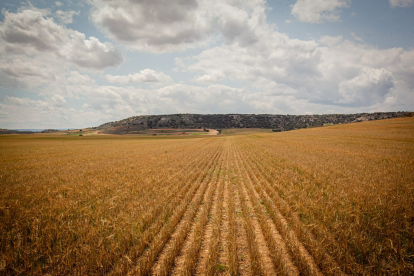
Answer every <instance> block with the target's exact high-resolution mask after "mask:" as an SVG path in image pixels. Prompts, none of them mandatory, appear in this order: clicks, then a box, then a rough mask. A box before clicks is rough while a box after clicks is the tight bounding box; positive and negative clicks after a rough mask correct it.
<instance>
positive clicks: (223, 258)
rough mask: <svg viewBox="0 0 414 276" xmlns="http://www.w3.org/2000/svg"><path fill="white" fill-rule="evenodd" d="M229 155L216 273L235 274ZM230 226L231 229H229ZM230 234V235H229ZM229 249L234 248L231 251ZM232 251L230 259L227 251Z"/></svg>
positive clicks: (235, 251) (235, 252)
mask: <svg viewBox="0 0 414 276" xmlns="http://www.w3.org/2000/svg"><path fill="white" fill-rule="evenodd" d="M226 149H227V153H228V152H229V141H228V139H226ZM229 159H230V157H229V155H228V154H227V159H226V166H225V175H224V188H223V205H222V206H223V208H222V214H221V225H220V228H219V232H220V238H219V245H218V246H219V248H220V250H219V252H218V264H217V274H218V275H236V274H237V273H236V272H237V245H236V228H235V212H234V199H232V200H231V202H232V206H233V207H232V211H231V212H230V208H231V207H230V199H229V189H230V183H229V172H230V169H229ZM230 214H231V216H232V223H230ZM230 225H231V227H230ZM230 228H231V229H232V231H230ZM231 234H232V235H231ZM231 249H234V250H232V251H231ZM230 251H231V252H233V255H232V258H231V259H230V254H229V252H230Z"/></svg>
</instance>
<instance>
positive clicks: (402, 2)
mask: <svg viewBox="0 0 414 276" xmlns="http://www.w3.org/2000/svg"><path fill="white" fill-rule="evenodd" d="M389 1H390V4H391V6H392V7H411V6H413V5H414V0H389Z"/></svg>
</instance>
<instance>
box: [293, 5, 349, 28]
mask: <svg viewBox="0 0 414 276" xmlns="http://www.w3.org/2000/svg"><path fill="white" fill-rule="evenodd" d="M349 3H350V0H297V1H296V3H295V4H294V5H293V6H292V11H291V13H292V15H294V16H295V17H296V18H297V19H299V20H300V21H303V22H308V23H321V22H322V21H324V20H327V21H338V20H339V19H340V13H341V9H343V8H347V7H349Z"/></svg>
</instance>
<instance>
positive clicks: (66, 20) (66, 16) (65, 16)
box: [55, 10, 80, 24]
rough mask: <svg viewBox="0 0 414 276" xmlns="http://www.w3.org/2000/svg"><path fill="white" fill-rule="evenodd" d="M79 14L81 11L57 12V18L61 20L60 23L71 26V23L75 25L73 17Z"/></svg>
mask: <svg viewBox="0 0 414 276" xmlns="http://www.w3.org/2000/svg"><path fill="white" fill-rule="evenodd" d="M79 14H80V12H79V11H62V10H57V11H56V12H55V17H56V18H57V19H59V21H60V22H62V23H63V24H71V23H73V16H74V15H79Z"/></svg>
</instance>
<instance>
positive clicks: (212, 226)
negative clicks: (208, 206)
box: [196, 150, 228, 276]
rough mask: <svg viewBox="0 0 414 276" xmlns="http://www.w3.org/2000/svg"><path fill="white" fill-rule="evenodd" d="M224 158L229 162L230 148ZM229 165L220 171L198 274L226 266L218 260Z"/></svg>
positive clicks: (213, 271)
mask: <svg viewBox="0 0 414 276" xmlns="http://www.w3.org/2000/svg"><path fill="white" fill-rule="evenodd" d="M224 160H225V161H226V162H228V150H226V155H225V158H224ZM226 168H227V166H226V165H225V164H222V167H221V168H220V172H219V174H220V175H219V178H220V179H219V187H218V190H217V193H216V194H215V196H214V199H213V206H212V210H211V217H210V219H209V222H208V224H207V226H206V231H205V234H204V237H203V243H202V246H201V249H200V257H199V263H198V267H197V271H196V272H197V273H196V274H197V275H207V276H213V275H216V273H217V272H218V271H220V270H223V269H224V267H222V266H220V264H219V263H217V262H218V256H219V250H220V248H219V246H220V235H221V232H220V225H221V222H222V208H223V190H224V181H225V177H226V176H225V175H226V173H225V171H226Z"/></svg>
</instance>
